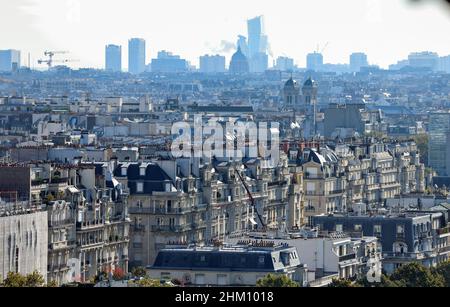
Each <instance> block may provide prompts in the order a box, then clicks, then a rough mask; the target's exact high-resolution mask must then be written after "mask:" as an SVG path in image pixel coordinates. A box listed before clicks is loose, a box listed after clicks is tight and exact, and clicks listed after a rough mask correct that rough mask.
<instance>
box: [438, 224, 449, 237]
mask: <svg viewBox="0 0 450 307" xmlns="http://www.w3.org/2000/svg"><path fill="white" fill-rule="evenodd" d="M437 234H438V235H440V236H441V235H446V234H450V226H447V227H445V228H441V229H438V230H437Z"/></svg>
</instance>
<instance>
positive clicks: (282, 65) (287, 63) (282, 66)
mask: <svg viewBox="0 0 450 307" xmlns="http://www.w3.org/2000/svg"><path fill="white" fill-rule="evenodd" d="M276 69H278V70H281V71H292V70H294V59H291V58H288V57H278V58H277V63H276Z"/></svg>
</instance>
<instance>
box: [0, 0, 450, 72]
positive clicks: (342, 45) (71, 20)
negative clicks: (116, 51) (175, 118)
mask: <svg viewBox="0 0 450 307" xmlns="http://www.w3.org/2000/svg"><path fill="white" fill-rule="evenodd" d="M431 2H432V1H430V3H424V4H419V5H411V3H410V2H409V1H406V0H394V1H392V0H380V1H374V0H363V1H361V0H347V1H339V2H338V1H324V0H319V1H304V0H302V1H294V0H280V1H277V2H273V1H268V0H263V1H258V2H257V3H255V2H253V1H237V0H231V1H207V0H197V1H195V2H187V1H181V0H174V1H170V2H166V1H151V2H149V1H140V0H129V1H127V3H126V5H125V4H124V3H123V2H121V1H106V0H98V1H87V0H71V1H60V0H39V1H37V0H19V1H3V2H2V3H1V4H0V7H1V11H3V12H8V14H6V15H5V16H2V19H1V20H0V26H1V27H2V28H8V29H14V31H4V32H2V35H1V36H2V37H1V38H2V39H1V40H0V49H8V48H14V49H20V50H22V53H23V54H24V56H23V57H22V62H24V61H25V58H26V56H25V55H26V54H27V53H28V52H30V53H31V60H32V66H35V67H38V65H37V62H36V61H37V59H38V58H40V57H42V54H43V52H44V51H45V50H69V51H70V52H71V57H73V58H77V59H79V60H80V61H79V62H77V63H72V64H71V65H70V66H72V67H77V66H78V67H94V68H102V67H103V66H104V46H105V45H106V44H109V43H113V44H118V45H122V46H124V47H125V46H126V45H127V41H128V39H129V38H131V37H142V38H144V39H145V40H146V41H147V58H146V62H147V63H148V62H150V60H151V58H154V57H156V54H157V52H158V51H159V50H168V51H171V52H174V53H175V54H179V55H180V56H182V57H184V58H186V59H187V60H189V61H190V62H191V64H193V65H197V66H198V57H199V56H200V55H203V54H207V53H208V54H216V53H218V54H222V55H225V56H227V61H228V60H229V58H230V56H231V54H232V53H233V52H234V51H235V46H234V45H235V43H236V40H237V37H238V35H240V34H241V35H245V36H247V28H246V21H247V19H249V18H252V17H255V16H258V15H264V16H265V23H266V33H267V35H268V38H269V44H270V49H271V53H272V54H271V55H272V56H273V57H275V58H276V57H278V56H283V55H284V56H289V57H292V58H294V59H295V63H296V64H297V65H298V66H299V67H304V66H305V64H306V54H307V53H310V52H313V51H315V50H317V48H318V46H319V49H321V48H323V47H324V46H325V45H326V43H329V44H328V46H327V48H326V49H325V50H324V61H325V62H326V63H347V62H348V56H349V54H350V53H352V52H356V51H361V52H365V53H367V54H368V56H369V62H370V64H377V65H380V66H381V67H384V68H385V67H387V66H388V65H389V64H393V63H395V62H396V61H397V60H399V59H403V58H406V57H407V55H408V54H409V53H410V52H416V51H425V50H430V51H434V52H437V53H439V54H440V55H446V54H448V53H450V47H449V43H448V40H446V39H445V33H446V29H449V28H450V19H449V18H448V17H449V14H448V12H447V11H445V10H443V9H442V6H440V5H438V4H437V3H431ZM380 46H385V47H383V48H380ZM123 51H124V52H123V57H124V59H125V58H126V57H127V50H126V48H124V50H123ZM271 60H272V59H271ZM124 62H126V61H124ZM22 64H24V65H25V64H26V63H22ZM125 66H126V64H125Z"/></svg>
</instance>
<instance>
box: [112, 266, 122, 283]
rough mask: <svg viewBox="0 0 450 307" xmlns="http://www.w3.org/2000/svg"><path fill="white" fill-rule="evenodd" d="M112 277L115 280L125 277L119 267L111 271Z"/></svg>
mask: <svg viewBox="0 0 450 307" xmlns="http://www.w3.org/2000/svg"><path fill="white" fill-rule="evenodd" d="M113 279H114V280H115V281H118V280H124V279H125V273H124V271H123V270H122V269H121V268H116V269H115V270H114V273H113Z"/></svg>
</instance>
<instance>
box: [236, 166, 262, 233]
mask: <svg viewBox="0 0 450 307" xmlns="http://www.w3.org/2000/svg"><path fill="white" fill-rule="evenodd" d="M234 171H235V173H236V174H237V175H238V177H239V180H240V181H241V182H242V184H243V185H244V188H245V190H246V191H247V195H248V198H249V199H250V203H251V205H252V207H253V209H254V210H255V212H256V214H257V215H258V219H259V222H260V223H261V225H262V227H263V229H264V230H266V228H267V225H266V223H264V220H263V218H262V216H261V214H260V213H259V212H258V208H256V202H255V199H254V198H253V195H252V192H251V191H250V188H249V187H248V184H247V182H245V180H244V178H243V177H242V175H241V173H240V172H239V171H238V170H237V168H234Z"/></svg>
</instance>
